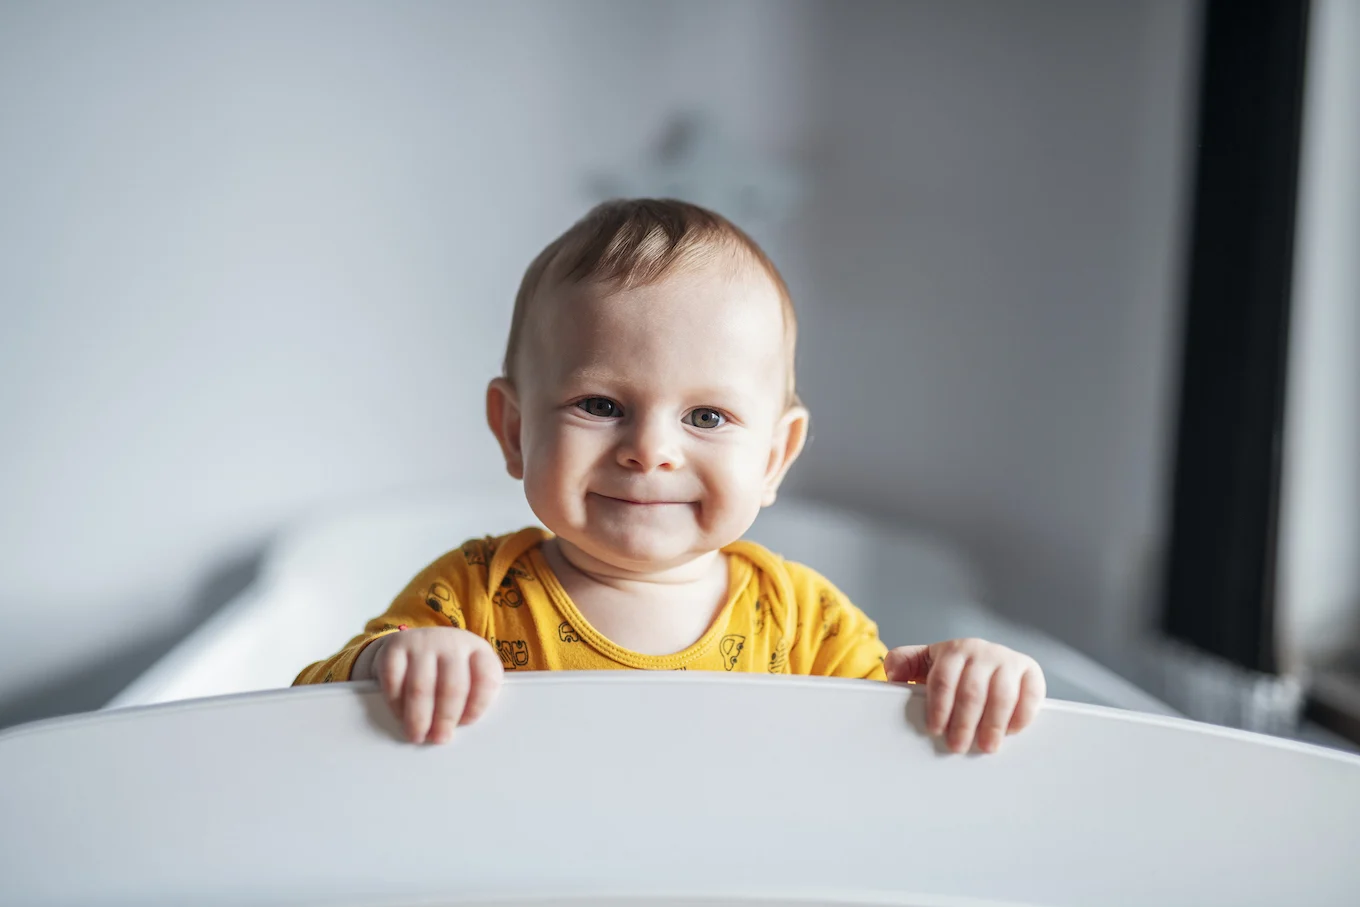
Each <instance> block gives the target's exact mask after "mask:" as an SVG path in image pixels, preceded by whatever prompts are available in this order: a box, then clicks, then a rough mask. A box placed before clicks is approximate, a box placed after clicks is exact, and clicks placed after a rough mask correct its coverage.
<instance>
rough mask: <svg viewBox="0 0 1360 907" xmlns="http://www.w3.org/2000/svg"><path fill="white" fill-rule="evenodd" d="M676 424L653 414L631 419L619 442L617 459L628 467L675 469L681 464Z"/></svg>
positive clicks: (682, 457) (679, 439)
mask: <svg viewBox="0 0 1360 907" xmlns="http://www.w3.org/2000/svg"><path fill="white" fill-rule="evenodd" d="M680 441H681V432H680V430H679V426H674V427H672V426H670V425H669V424H667V420H666V419H664V418H657V417H641V418H637V419H635V421H634V422H633V424H632V426H631V427H630V430H629V431H628V432H627V433H626V434H625V435H624V438H623V443H622V444H620V445H619V463H620V464H621V465H623V466H625V467H627V468H629V469H636V470H641V471H642V472H651V471H653V470H657V469H677V468H679V467H680V466H682V465H683V464H684V456H683V453H682V451H681V443H680Z"/></svg>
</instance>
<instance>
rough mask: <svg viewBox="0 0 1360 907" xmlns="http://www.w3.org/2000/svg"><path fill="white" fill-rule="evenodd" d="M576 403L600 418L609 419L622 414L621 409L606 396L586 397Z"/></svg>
mask: <svg viewBox="0 0 1360 907" xmlns="http://www.w3.org/2000/svg"><path fill="white" fill-rule="evenodd" d="M576 405H577V406H578V407H579V408H580V409H583V410H585V411H586V412H588V413H590V414H591V415H592V416H598V417H599V418H601V419H611V418H613V417H614V416H621V415H623V410H621V409H619V405H618V404H617V403H615V402H614V401H613V400H610V399H609V398H608V397H587V398H586V399H585V400H582V401H581V402H580V403H578V404H576Z"/></svg>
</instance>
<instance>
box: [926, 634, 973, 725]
mask: <svg viewBox="0 0 1360 907" xmlns="http://www.w3.org/2000/svg"><path fill="white" fill-rule="evenodd" d="M967 664H968V659H967V658H965V657H964V656H963V655H959V654H958V653H954V652H951V653H949V654H947V655H944V656H942V657H941V658H940V660H939V661H937V662H935V664H933V665H931V668H930V676H929V677H927V678H926V731H927V732H928V733H930V734H932V735H938V734H943V733H944V729H945V725H946V724H947V723H948V721H949V715H950V713H952V712H953V711H954V694H955V690H957V689H958V685H959V677H960V676H961V675H962V674H963V669H964V668H965V667H966V666H967Z"/></svg>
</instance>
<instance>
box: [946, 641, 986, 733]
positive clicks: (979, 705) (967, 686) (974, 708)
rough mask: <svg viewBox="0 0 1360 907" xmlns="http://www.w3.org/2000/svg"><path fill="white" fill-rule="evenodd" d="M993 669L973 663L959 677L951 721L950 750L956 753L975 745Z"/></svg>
mask: <svg viewBox="0 0 1360 907" xmlns="http://www.w3.org/2000/svg"><path fill="white" fill-rule="evenodd" d="M991 680H992V669H991V667H990V666H989V667H987V668H982V667H979V666H978V665H976V664H973V663H972V662H969V664H968V666H967V667H966V668H964V670H963V674H962V676H960V677H959V686H958V690H957V691H956V692H955V693H954V713H953V715H952V716H950V719H949V734H948V738H947V739H948V741H949V748H950V749H951V750H953V751H954V752H956V753H966V752H968V748H969V747H970V746H972V745H973V734H974V732H975V731H976V730H977V726H978V721H979V720H981V718H982V710H983V709H984V708H985V707H986V705H987V690H988V689H989V688H990V686H991Z"/></svg>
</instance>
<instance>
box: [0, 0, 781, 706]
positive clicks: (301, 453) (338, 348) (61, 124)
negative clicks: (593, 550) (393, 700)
mask: <svg viewBox="0 0 1360 907" xmlns="http://www.w3.org/2000/svg"><path fill="white" fill-rule="evenodd" d="M803 19H805V16H804V15H803V14H802V9H801V8H800V7H796V6H786V5H784V4H781V3H778V2H763V3H746V4H740V5H729V4H726V3H723V2H706V3H685V4H665V5H662V4H635V3H631V2H625V0H617V2H573V3H556V2H539V3H527V2H515V3H502V2H498V3H494V4H491V3H466V4H457V3H379V2H368V3H357V2H314V3H299V2H284V3H273V2H254V3H210V2H196V3H180V2H164V3H147V2H123V3H117V4H106V3H95V2H90V3H63V4H46V3H37V2H34V3H8V4H4V5H3V6H0V199H2V200H3V201H0V425H3V429H2V430H3V436H4V444H3V445H0V622H2V623H3V624H4V625H6V626H8V627H10V628H11V630H12V632H13V634H14V635H13V637H12V642H11V644H10V645H8V646H6V647H5V653H4V656H3V657H2V658H0V711H3V704H4V702H5V701H6V700H7V699H13V698H15V697H22V696H24V695H25V694H26V693H29V692H30V691H34V690H39V689H41V688H43V687H44V685H47V684H50V683H53V682H56V681H59V680H60V679H61V678H62V677H63V676H64V675H65V674H66V673H68V672H71V671H73V670H75V669H77V668H78V667H82V668H83V667H87V666H89V665H90V664H92V663H98V662H100V661H101V660H107V659H116V658H117V657H118V653H119V652H120V651H122V650H124V649H126V648H129V647H132V646H135V645H137V644H138V643H139V642H140V641H141V640H143V639H145V638H146V637H147V636H148V634H158V633H160V632H161V630H162V629H163V628H164V626H166V624H167V623H174V622H176V621H177V620H179V618H180V616H181V614H180V612H181V611H182V609H183V608H184V607H185V600H186V597H188V596H191V595H192V594H193V588H194V583H195V582H196V581H197V579H198V578H199V577H200V576H201V574H202V572H203V571H204V570H205V569H207V568H208V567H209V566H210V565H212V564H213V562H214V561H216V560H217V559H219V558H221V557H223V556H224V555H225V554H228V553H232V552H234V551H236V550H237V549H240V548H243V547H249V546H251V545H253V544H255V543H256V542H257V541H258V539H259V538H260V537H261V536H262V535H263V534H265V533H268V532H269V531H271V530H272V529H274V528H275V527H277V526H278V525H280V523H282V522H284V521H287V520H289V519H291V518H294V517H296V516H297V515H299V514H300V513H301V512H304V511H306V510H308V509H310V508H313V507H316V506H318V505H322V504H324V503H326V502H331V501H337V500H343V499H347V498H352V497H354V496H358V495H362V494H364V493H368V492H373V491H377V490H382V489H386V488H391V487H393V486H399V485H413V484H420V483H422V482H426V481H441V480H443V481H449V482H452V481H461V482H493V481H507V482H508V481H509V480H508V479H504V478H503V470H502V468H501V466H500V465H499V463H498V455H497V453H496V450H495V447H494V445H493V442H492V441H491V439H490V436H489V434H488V432H487V430H486V428H485V424H484V421H483V416H482V412H483V405H482V399H483V390H484V388H485V384H486V381H487V379H488V378H489V377H490V376H491V375H493V374H494V373H495V372H496V370H497V369H498V367H499V360H500V354H501V351H502V349H503V343H504V335H505V329H506V326H507V325H508V323H509V313H510V307H511V303H512V299H513V295H514V291H515V287H516V286H517V284H518V282H519V276H520V274H521V272H522V271H523V268H524V267H525V265H526V264H527V263H528V261H529V259H530V258H531V257H532V256H533V255H534V254H536V252H537V251H538V249H539V248H541V247H542V246H543V245H544V244H545V243H546V242H547V241H548V240H549V239H551V238H552V237H553V236H554V235H556V234H557V233H558V232H560V231H561V230H562V229H563V228H564V227H565V226H566V225H567V224H569V223H570V222H571V221H572V220H574V219H575V218H576V217H578V216H580V214H581V213H583V211H584V209H585V208H586V207H587V206H588V205H589V204H591V203H593V202H594V201H595V199H593V198H592V197H591V196H590V195H589V194H588V188H587V182H588V177H589V176H590V173H591V172H592V171H593V172H598V171H600V170H604V169H608V168H610V167H614V166H619V165H629V164H630V163H632V162H633V161H634V159H636V158H638V157H639V156H640V155H641V154H642V153H643V152H645V151H646V150H647V146H648V145H649V143H650V142H652V141H653V140H654V138H655V136H656V134H657V132H658V131H659V130H660V129H661V128H662V127H663V125H664V122H665V119H666V118H667V117H668V116H669V115H670V114H672V113H673V112H674V111H675V110H676V109H684V108H688V107H696V106H700V105H702V106H703V107H704V108H705V109H707V110H709V111H711V112H712V113H713V114H714V115H715V116H717V117H719V118H721V120H722V121H723V122H724V123H726V124H728V126H729V127H730V129H731V130H732V131H733V133H734V134H735V136H736V138H737V139H738V140H740V141H741V142H743V143H745V144H746V145H749V146H750V147H753V148H755V149H758V150H761V151H764V152H768V153H774V152H775V151H777V150H778V149H779V147H780V146H781V145H783V144H787V143H788V142H791V141H792V140H793V139H794V138H795V137H796V136H798V135H799V134H800V133H801V132H802V130H803V124H802V121H801V119H800V118H801V116H802V111H803V109H804V105H803V101H802V97H801V93H802V91H803V88H802V83H801V82H800V79H801V78H802V76H803V70H804V69H805V60H806V53H805V52H804V51H802V50H801V49H800V47H801V42H802V41H803V40H804V36H803V35H802V34H800V32H799V27H800V23H801V22H802V21H803ZM112 692H114V691H112V690H110V691H108V693H110V694H111V693H112ZM35 695H36V694H35Z"/></svg>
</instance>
